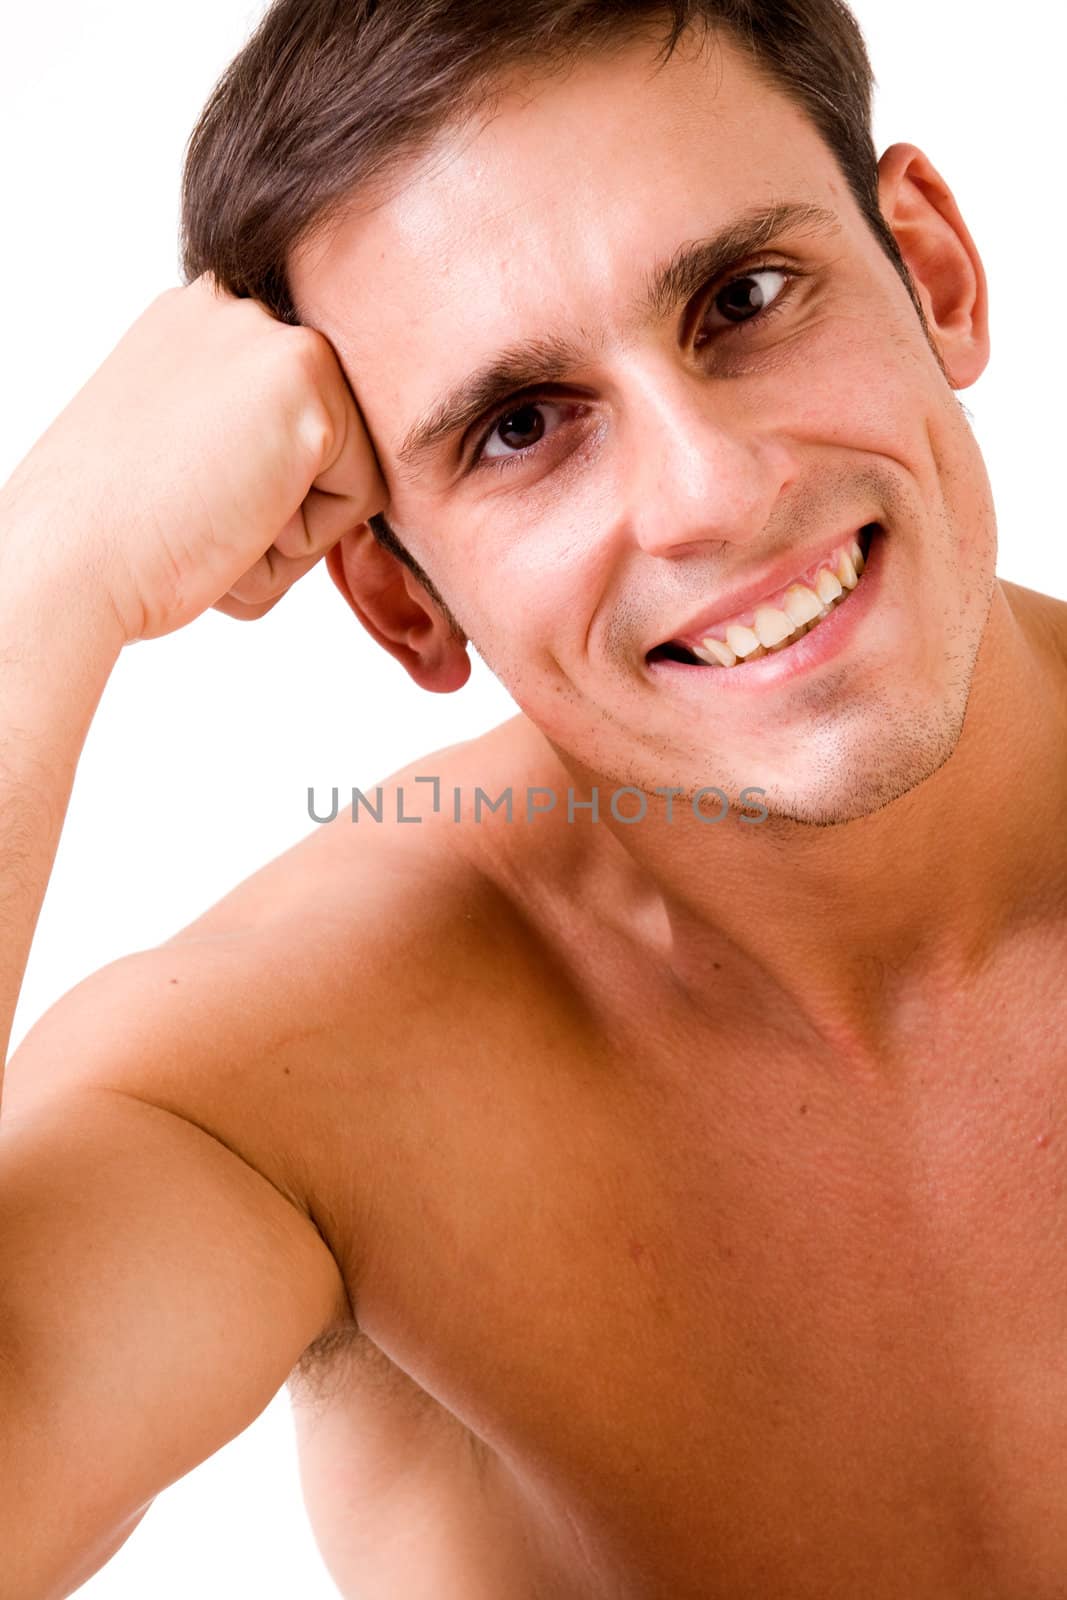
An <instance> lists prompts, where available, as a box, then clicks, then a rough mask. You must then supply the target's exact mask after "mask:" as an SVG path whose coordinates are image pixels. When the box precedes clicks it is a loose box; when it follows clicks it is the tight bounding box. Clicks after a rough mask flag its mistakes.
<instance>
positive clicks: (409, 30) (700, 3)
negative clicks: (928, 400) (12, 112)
mask: <svg viewBox="0 0 1067 1600" xmlns="http://www.w3.org/2000/svg"><path fill="white" fill-rule="evenodd" d="M693 25H697V26H699V27H701V28H702V29H703V32H704V34H705V35H708V34H711V35H714V34H715V33H716V32H717V31H720V32H722V33H723V34H724V35H725V36H726V37H728V38H729V39H731V40H732V41H734V42H735V43H736V44H737V45H739V46H740V47H741V48H742V50H743V51H744V52H745V54H746V55H747V57H748V59H749V60H750V61H751V63H752V65H753V66H754V68H755V69H756V71H757V72H758V73H760V74H761V75H762V77H763V79H764V81H765V82H766V83H767V84H768V86H769V87H771V88H776V89H778V90H779V91H781V92H784V93H785V94H786V95H787V96H788V98H789V99H790V100H792V101H793V102H794V104H795V105H797V106H798V107H800V109H801V110H802V111H803V112H804V113H805V114H806V115H807V117H808V118H809V119H810V121H811V123H812V124H813V125H814V127H815V129H816V131H817V132H818V133H819V134H820V136H821V137H822V139H823V140H824V142H825V143H826V145H827V146H828V147H829V149H830V151H831V153H832V154H833V156H834V157H835V159H836V161H837V164H838V166H839V168H840V170H841V172H842V174H843V176H844V178H845V180H846V182H847V184H848V187H849V189H850V190H851V192H852V194H853V196H854V197H855V200H856V203H857V205H858V206H859V209H860V212H861V214H862V215H863V217H864V218H865V220H866V222H867V224H868V226H869V227H870V229H871V232H872V233H873V234H874V236H875V238H876V240H877V241H878V243H879V245H880V246H881V248H882V249H883V250H884V252H885V254H886V255H887V256H888V258H889V260H890V261H891V262H892V264H893V266H894V267H895V269H896V270H897V272H898V273H899V274H900V277H901V278H902V280H903V282H904V284H905V287H906V288H907V290H908V293H909V295H910V297H911V300H912V303H913V305H914V306H915V309H916V311H917V312H918V315H919V321H920V323H921V324H922V327H923V330H924V332H925V333H926V336H927V340H928V341H929V342H931V344H932V341H930V335H929V329H928V327H927V324H926V319H925V317H924V315H923V310H922V305H921V303H920V301H919V298H918V295H917V294H916V291H915V287H914V284H913V282H912V279H911V275H910V273H909V272H908V269H907V266H906V264H905V262H904V260H903V257H902V255H901V252H900V248H899V246H898V244H897V241H896V238H895V237H894V235H893V232H892V230H891V229H890V227H889V225H888V224H887V222H886V221H885V219H884V217H883V215H882V212H881V209H880V205H879V198H878V162H877V156H876V154H875V148H874V141H873V137H872V132H871V102H872V94H873V88H874V82H875V80H874V75H873V72H872V70H871V64H870V60H869V58H868V55H867V50H866V47H865V45H864V41H863V36H862V34H861V32H860V29H859V25H858V24H857V22H856V20H855V18H854V17H853V15H852V13H851V11H850V10H849V9H848V7H847V5H845V4H844V3H843V0H668V3H666V4H664V3H663V0H648V3H642V0H522V3H521V4H519V5H514V6H507V5H500V6H493V7H492V8H490V7H489V6H487V5H486V4H485V3H484V0H275V3H274V4H273V5H271V6H270V8H269V9H268V10H267V12H266V14H265V15H264V16H263V18H262V20H261V21H260V23H259V25H258V26H257V28H256V30H255V32H254V33H253V35H252V37H251V38H250V39H249V41H248V43H247V44H246V45H245V46H244V48H243V49H242V50H241V51H240V53H239V54H238V55H237V56H236V57H235V58H234V60H233V61H232V62H231V63H230V65H229V66H228V67H227V68H226V70H225V72H224V73H223V75H222V77H221V78H220V79H219V81H218V83H217V84H216V86H215V88H214V90H213V92H212V94H211V96H210V98H209V99H208V102H207V104H206V105H205V107H204V109H203V111H202V113H201V115H200V118H199V120H198V122H197V124H196V127H195V128H194V130H193V132H192V134H191V136H190V139H189V143H188V147H187V150H186V158H185V166H184V171H183V176H182V196H181V266H182V271H183V274H184V276H185V280H186V282H191V281H192V280H193V279H194V278H197V277H199V276H200V275H201V274H202V273H204V272H210V273H212V274H213V275H214V277H215V278H216V280H217V281H218V283H219V285H220V286H221V287H222V288H223V289H224V290H226V291H228V292H229V293H230V294H232V295H235V296H238V297H249V296H250V297H253V298H255V299H256V300H258V301H260V302H261V303H262V304H263V305H264V306H265V307H266V308H267V309H268V310H269V311H270V312H272V313H273V314H274V315H275V316H276V317H278V318H279V319H280V320H281V321H283V322H288V323H297V322H299V317H298V314H297V312H296V309H295V307H294V305H293V299H292V293H291V290H290V286H289V282H288V277H287V271H286V264H287V261H288V257H289V255H290V253H291V252H292V251H293V250H294V249H295V248H296V247H297V246H298V245H303V244H305V243H307V242H308V241H310V240H311V239H313V238H315V237H316V236H317V235H318V234H319V233H320V232H325V231H326V230H327V229H328V228H329V227H330V225H331V223H332V222H333V221H335V220H336V219H338V218H339V217H340V216H341V215H342V214H343V212H344V211H345V210H346V209H347V207H348V206H349V205H350V204H351V202H352V199H353V196H354V195H355V194H356V193H357V192H358V191H360V190H361V189H365V188H366V187H367V186H369V185H371V184H372V183H374V182H376V181H381V180H384V179H386V178H387V177H388V175H389V173H390V171H391V170H392V169H394V168H395V167H396V166H397V165H398V164H399V163H400V161H401V160H402V159H403V158H406V157H411V156H416V155H418V153H419V152H420V151H423V150H427V149H428V148H429V146H430V145H431V143H432V141H433V140H434V138H435V137H436V136H437V135H438V134H439V133H440V132H441V130H442V129H443V128H444V127H445V126H446V125H447V124H449V123H453V122H455V121H456V120H458V119H459V118H461V117H463V116H466V115H474V114H476V113H477V111H478V110H479V109H481V108H483V107H485V106H487V105H491V104H492V103H493V101H494V99H495V97H496V96H497V95H498V94H499V93H500V91H501V87H502V84H503V82H504V81H505V80H506V78H507V77H508V75H509V74H511V73H514V72H516V71H530V72H532V73H535V74H536V73H538V72H540V73H542V74H546V75H547V74H549V73H551V72H552V71H554V70H558V69H565V68H566V67H567V66H568V65H569V64H570V63H572V62H574V61H575V60H576V59H577V58H578V57H580V56H581V55H583V54H588V53H595V52H597V51H600V52H606V51H610V50H611V49H614V48H618V47H620V46H622V45H624V44H626V43H629V42H631V41H634V40H636V39H637V38H639V37H641V36H646V37H647V36H650V35H652V36H656V35H661V36H662V46H661V52H660V54H661V56H662V59H663V60H666V59H667V58H668V57H669V56H670V55H671V53H672V52H673V50H674V49H675V47H676V45H677V43H678V41H679V39H680V38H681V37H682V36H683V34H684V33H685V32H686V31H687V30H688V29H689V27H690V26H693ZM371 527H372V529H373V531H374V534H375V537H376V538H377V539H378V540H379V542H380V543H381V544H383V545H384V546H385V547H386V548H387V549H389V550H391V551H392V552H393V553H394V555H396V556H397V557H398V558H399V559H400V560H401V561H403V562H404V563H405V564H406V565H407V566H408V567H409V568H411V570H412V571H413V572H414V573H415V574H416V576H417V577H418V578H419V580H420V582H421V583H423V584H424V585H425V586H426V588H427V589H428V591H429V592H430V593H431V594H432V595H433V597H434V599H435V600H436V601H437V602H438V604H439V605H441V606H442V608H443V609H444V611H445V613H446V615H447V616H448V617H449V620H450V622H451V623H452V624H453V626H456V627H458V624H456V621H455V618H454V617H453V616H452V614H451V612H450V611H449V609H448V607H447V606H446V605H445V603H444V601H443V599H442V597H441V596H440V595H439V594H438V592H437V590H436V589H435V587H434V585H433V583H432V582H431V581H430V579H429V577H428V575H427V574H426V573H425V572H424V571H423V569H422V568H421V566H420V565H419V564H418V562H417V561H415V559H414V558H413V557H412V556H411V554H410V552H409V551H408V550H407V548H406V547H405V546H404V545H403V544H402V543H401V541H400V540H399V539H398V538H397V536H396V534H395V533H394V531H393V530H392V529H391V528H390V527H389V525H388V523H387V522H386V520H385V518H384V516H375V517H372V518H371Z"/></svg>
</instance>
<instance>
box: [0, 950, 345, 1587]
mask: <svg viewBox="0 0 1067 1600" xmlns="http://www.w3.org/2000/svg"><path fill="white" fill-rule="evenodd" d="M247 965H248V963H247V960H246V970H247ZM220 966H221V968H222V971H221V974H220V973H219V972H218V968H219V967H220ZM209 969H210V970H209ZM176 973H180V975H181V982H182V983H183V984H185V985H186V993H187V996H188V998H187V999H186V1000H185V1001H184V1002H179V1001H177V1000H176V999H175V995H176V992H179V991H176V990H175V988H173V987H171V985H172V980H173V975H174V974H176ZM235 974H236V969H235V967H234V966H233V965H232V963H231V964H230V965H229V966H228V967H227V964H226V963H225V962H222V963H219V962H216V961H215V960H213V959H212V952H210V951H209V950H204V949H201V950H199V951H197V950H195V949H190V950H187V951H184V952H175V951H172V950H165V949H161V950H157V951H153V952H148V953H139V954H138V955H136V956H133V957H128V958H125V959H124V960H123V961H122V962H119V963H114V964H113V965H112V966H111V967H109V968H104V969H102V970H101V972H99V973H97V974H94V975H93V976H92V977H91V978H89V979H87V980H85V982H84V983H83V984H81V985H79V986H78V987H77V988H76V989H75V990H73V991H71V993H70V994H69V995H67V996H65V997H64V999H63V1000H61V1001H59V1002H58V1004H57V1005H56V1006H55V1007H53V1008H52V1010H51V1011H50V1012H48V1013H46V1015H45V1017H44V1018H43V1019H42V1020H41V1021H40V1022H39V1023H38V1024H36V1026H35V1027H34V1029H32V1030H31V1032H30V1034H29V1035H28V1036H27V1038H26V1040H25V1041H24V1043H23V1045H22V1046H21V1047H20V1050H19V1051H17V1052H16V1054H15V1056H14V1057H13V1059H12V1062H11V1064H10V1066H9V1076H8V1080H7V1083H6V1084H5V1089H4V1099H3V1106H2V1110H0V1551H2V1552H3V1555H2V1558H0V1600H58V1597H60V1596H65V1595H67V1594H70V1593H71V1592H72V1590H73V1589H74V1588H75V1587H77V1586H78V1585H79V1584H81V1583H83V1582H84V1581H85V1580H86V1579H88V1578H89V1577H90V1576H91V1575H92V1573H94V1572H95V1571H96V1570H97V1569H98V1568H99V1567H100V1566H101V1565H103V1563H104V1562H105V1561H106V1560H107V1559H109V1557H110V1556H111V1555H112V1554H113V1553H114V1551H115V1550H116V1549H117V1548H118V1546H119V1545H120V1544H121V1543H122V1542H123V1540H124V1539H125V1537H126V1536H127V1535H128V1534H129V1533H130V1532H131V1531H132V1528H133V1527H134V1526H135V1525H136V1522H137V1520H138V1519H139V1516H140V1515H141V1514H142V1513H143V1511H144V1509H145V1508H146V1506H147V1505H148V1503H149V1502H150V1501H151V1499H152V1498H153V1497H154V1496H155V1495H156V1494H158V1493H159V1491H160V1490H161V1489H163V1488H164V1487H166V1485H168V1484H170V1483H173V1482H174V1481H175V1480H176V1479H177V1478H180V1477H181V1476H182V1475H183V1474H185V1473H187V1472H189V1471H190V1470H191V1469H192V1468H193V1467H195V1466H196V1465H197V1464H198V1463H199V1462H201V1461H203V1460H204V1459H205V1458H206V1457H207V1456H209V1455H211V1454H212V1453H213V1452H214V1451H216V1450H218V1449H219V1448H221V1446H222V1445H224V1444H225V1443H227V1442H228V1441H229V1440H230V1439H232V1438H233V1437H234V1436H235V1435H236V1434H238V1433H240V1432H241V1431H242V1430H243V1429H244V1428H246V1427H247V1426H248V1425H249V1423H251V1422H252V1421H253V1420H254V1419H255V1417H256V1416H258V1415H259V1413H260V1412H261V1411H262V1410H263V1409H264V1407H265V1406H266V1405H267V1404H268V1403H269V1401H270V1400H271V1398H272V1397H273V1395H274V1394H275V1393H276V1392H277V1391H278V1390H279V1389H280V1388H281V1387H282V1385H283V1384H284V1383H285V1380H286V1378H287V1377H288V1375H289V1373H290V1371H291V1369H292V1368H293V1366H294V1365H295V1364H296V1362H297V1361H298V1360H299V1358H300V1356H301V1355H302V1353H303V1352H304V1350H305V1349H306V1348H307V1347H308V1346H309V1345H310V1344H311V1343H312V1342H313V1341H314V1340H315V1339H317V1338H318V1337H320V1336H321V1335H322V1334H323V1333H324V1332H325V1331H327V1330H328V1329H330V1328H332V1327H335V1326H337V1325H339V1324H342V1323H344V1322H345V1321H348V1320H350V1318H351V1308H350V1306H349V1302H348V1295H347V1291H346V1286H345V1283H344V1281H343V1278H342V1275H341V1272H340V1269H339V1268H338V1265H337V1262H336V1260H335V1258H334V1255H333V1254H332V1252H331V1250H330V1249H329V1248H328V1246H327V1244H326V1242H325V1241H324V1239H323V1237H322V1235H321V1233H320V1232H319V1229H318V1228H317V1226H316V1224H315V1222H314V1221H313V1220H312V1217H311V1214H310V1209H309V1208H308V1207H306V1206H305V1205H304V1204H302V1203H301V1202H300V1199H299V1197H298V1196H297V1194H296V1193H295V1192H294V1190H293V1189H292V1188H291V1187H290V1185H289V1184H288V1183H287V1182H286V1181H285V1179H286V1176H287V1175H288V1171H289V1168H288V1167H287V1164H286V1160H285V1157H284V1151H283V1152H281V1153H280V1154H279V1157H278V1160H277V1162H276V1164H275V1167H274V1170H271V1171H270V1175H269V1176H268V1175H266V1172H267V1170H269V1167H270V1164H269V1163H268V1162H266V1161H263V1162H262V1163H260V1162H259V1161H258V1160H257V1157H258V1155H259V1149H260V1147H265V1134H264V1127H265V1122H264V1118H265V1117H267V1116H269V1115H270V1114H271V1112H272V1110H273V1111H274V1112H277V1110H278V1108H277V1106H276V1105H272V1102H271V1098H270V1089H269V1087H268V1085H267V1084H266V1083H265V1082H264V1083H263V1097H262V1100H261V1102H260V1103H259V1104H258V1105H257V1106H255V1107H252V1106H250V1107H249V1108H248V1114H247V1116H242V1107H241V1104H240V1103H239V1099H235V1098H234V1096H235V1094H238V1092H239V1091H240V1092H244V1091H243V1089H242V1086H243V1085H246V1084H247V1082H248V1081H249V1080H250V1079H251V1078H252V1076H253V1075H254V1073H255V1070H256V1068H257V1066H258V1068H259V1070H260V1075H261V1081H262V1079H264V1078H265V1077H266V1076H267V1068H266V1066H265V1065H264V1063H265V1062H273V1063H275V1064H276V1062H277V1059H278V1058H277V1055H276V1052H275V1053H274V1054H273V1055H272V1048H273V1047H274V1046H276V1044H277V1040H276V1038H275V1037H274V1036H273V1033H272V1027H271V1023H270V1019H269V1018H268V1017H264V1019H263V1021H262V1022H261V1024H260V1027H259V1030H258V1036H259V1037H260V1038H261V1040H262V1042H263V1046H264V1059H263V1060H262V1061H259V1062H257V1061H255V1060H249V1059H248V1056H249V1049H250V1046H249V1043H248V1040H249V1039H251V1038H252V1037H254V1036H255V1031H254V1030H253V1032H251V1033H249V1035H248V1036H247V1038H245V1037H243V1036H242V1033H241V1030H240V1028H238V1027H236V1026H231V1025H230V1023H229V1022H228V1020H227V1018H228V1016H229V1014H230V1013H231V1012H232V1011H234V1010H235V1009H237V1010H239V1011H241V1013H242V1015H244V1013H245V1011H246V1007H244V1006H241V1005H236V1006H235V1001H234V999H233V998H230V999H229V1000H227V998H226V993H227V982H226V980H227V978H229V979H230V980H231V982H232V980H233V979H234V978H235ZM161 996H163V997H165V999H164V1000H163V1003H162V1004H161V1003H160V997H161ZM176 1007H180V1009H176ZM94 1024H95V1026H94ZM12 1069H13V1070H12ZM279 1075H280V1069H279ZM157 1080H158V1081H157ZM284 1081H285V1082H286V1083H289V1082H291V1081H292V1080H291V1079H290V1078H285V1079H284ZM154 1090H155V1091H158V1098H157V1093H156V1092H154ZM231 1129H232V1135H233V1136H232V1137H230V1136H229V1134H230V1130H231ZM242 1130H243V1131H245V1132H246V1133H247V1142H243V1141H242V1138H241V1137H240V1134H241V1132H242ZM261 1168H262V1169H263V1170H261ZM294 1170H295V1168H294Z"/></svg>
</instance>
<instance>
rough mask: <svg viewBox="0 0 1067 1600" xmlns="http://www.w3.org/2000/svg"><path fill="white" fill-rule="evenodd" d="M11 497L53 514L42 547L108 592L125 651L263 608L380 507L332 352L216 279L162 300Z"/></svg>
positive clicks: (368, 452)
mask: <svg viewBox="0 0 1067 1600" xmlns="http://www.w3.org/2000/svg"><path fill="white" fill-rule="evenodd" d="M2 494H3V498H4V500H5V502H6V503H7V504H11V505H14V506H15V507H16V508H17V507H18V506H19V505H22V504H25V505H34V506H35V507H37V508H38V510H39V509H40V508H41V507H46V508H47V509H48V512H49V523H48V534H47V544H48V548H47V552H44V551H39V552H38V553H37V554H38V555H40V556H41V557H42V558H43V556H44V555H45V553H46V554H47V560H48V563H49V566H50V568H51V570H55V563H56V562H57V561H58V562H59V563H60V564H61V566H62V568H63V570H65V571H66V572H68V573H72V572H75V571H76V572H77V573H78V574H79V575H80V577H79V581H80V582H81V583H82V584H84V583H95V584H99V585H100V586H101V587H102V590H103V593H102V594H101V595H100V597H99V598H100V599H101V601H103V602H106V603H108V604H109V605H110V607H111V608H112V610H113V612H114V614H115V616H116V618H117V621H118V627H119V630H120V632H121V635H122V636H123V638H124V640H125V641H127V642H128V641H132V640H134V639H153V638H158V637H160V636H161V635H163V634H166V633H172V632H173V631H174V630H175V629H176V628H180V627H182V626H184V624H185V623H187V622H191V621H192V620H193V618H194V617H197V616H199V615H200V613H201V612H203V611H206V610H207V609H208V608H209V607H211V606H214V607H215V609H216V610H219V611H222V612H224V613H225V614H226V615H227V616H231V617H241V618H253V617H260V616H262V615H264V613H265V612H267V611H269V610H270V609H271V607H272V606H274V605H276V604H277V602H278V600H280V599H281V597H282V595H283V594H284V593H285V591H286V590H287V589H288V588H289V586H290V585H291V584H292V583H294V582H295V581H296V580H297V579H298V578H301V577H303V575H304V573H305V572H307V571H308V570H309V569H310V568H311V567H313V566H314V565H315V563H316V562H317V561H318V560H319V559H320V558H321V557H322V556H323V555H324V554H325V553H326V551H327V550H329V549H330V547H331V545H333V544H335V543H336V542H337V540H338V539H339V538H340V537H341V535H342V534H343V533H345V532H346V531H347V530H348V529H350V528H354V527H356V526H358V525H359V524H360V523H363V522H366V521H367V520H368V519H369V518H370V517H372V516H374V515H375V514H376V513H377V512H379V511H382V510H384V508H385V506H386V504H387V500H388V495H387V491H386V488H385V484H384V482H383V480H382V476H381V473H380V470H379V467H378V463H377V460H376V459H375V456H374V452H373V450H372V448H371V444H370V441H369V439H368V437H367V433H366V430H365V428H364V426H363V422H362V419H361V417H360V414H359V410H358V408H357V406H356V402H355V399H354V397H353V394H352V391H351V389H350V388H349V387H348V383H347V380H346V378H345V376H344V373H343V372H342V371H341V368H340V366H339V364H338V361H337V357H336V356H335V354H334V352H333V349H332V347H331V346H330V344H329V342H328V341H327V340H326V339H325V338H324V337H323V336H322V335H321V334H320V333H317V332H316V331H315V330H314V329H311V328H303V327H292V326H290V325H289V324H288V323H283V322H280V321H279V320H278V319H277V318H276V317H273V316H271V314H270V313H269V312H268V311H266V310H265V309H264V308H263V306H261V305H260V304H259V303H258V302H257V301H255V300H247V299H245V300H239V299H235V298H234V297H233V296H232V295H229V294H227V293H225V292H224V291H223V290H221V289H220V288H219V287H218V285H217V284H216V282H215V279H214V278H213V277H212V276H211V275H210V274H207V273H205V274H204V275H203V276H202V277H200V278H197V279H196V280H195V282H193V283H191V284H189V285H188V286H187V287H184V288H175V289H168V290H166V291H165V292H164V293H163V294H161V295H160V296H159V297H158V299H156V300H154V301H152V303H151V305H149V307H148V308H147V310H146V311H145V312H144V313H143V314H142V315H141V316H140V317H139V318H138V320H137V321H136V322H135V323H134V324H133V326H132V327H131V328H130V329H129V330H128V332H127V333H126V334H125V335H124V336H123V338H122V339H121V340H120V341H119V343H118V344H117V345H116V347H115V349H114V350H113V351H112V352H111V354H110V355H109V356H108V357H107V359H106V360H105V361H104V363H103V364H102V365H101V366H100V367H99V368H98V369H97V371H96V372H95V373H94V374H93V376H92V377H91V378H90V379H89V381H88V382H87V383H86V384H85V385H84V387H83V388H82V389H80V390H79V391H78V393H77V394H76V395H75V397H74V399H73V400H72V401H71V402H70V404H69V405H68V406H67V407H66V409H65V410H64V411H62V412H61V413H60V414H59V416H58V417H57V418H56V420H55V421H54V422H53V423H52V425H51V426H50V427H49V428H48V429H47V431H46V432H45V433H44V434H42V436H41V438H40V439H39V440H38V441H37V443H36V444H35V445H34V447H33V448H32V450H31V451H30V452H29V454H28V455H27V456H26V457H24V459H23V460H22V461H21V462H20V463H19V465H18V467H16V469H15V472H14V473H13V474H12V476H11V478H10V479H9V480H8V483H7V484H6V485H5V486H4V489H3V491H2ZM14 521H15V525H17V518H15V519H14ZM3 535H4V530H3V528H0V538H2V537H3ZM8 553H9V554H10V553H11V552H8ZM14 554H15V555H16V557H17V558H18V559H20V560H22V559H25V560H27V561H33V560H34V558H35V552H34V551H32V550H27V551H21V552H14ZM68 563H69V565H68Z"/></svg>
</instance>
